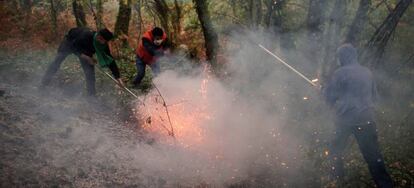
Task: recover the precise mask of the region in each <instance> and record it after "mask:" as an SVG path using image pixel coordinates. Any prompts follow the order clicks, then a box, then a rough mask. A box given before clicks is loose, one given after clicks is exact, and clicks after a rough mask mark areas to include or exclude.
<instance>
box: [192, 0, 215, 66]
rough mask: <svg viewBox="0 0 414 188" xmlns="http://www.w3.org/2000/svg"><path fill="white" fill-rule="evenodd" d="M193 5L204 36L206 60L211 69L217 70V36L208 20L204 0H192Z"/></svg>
mask: <svg viewBox="0 0 414 188" xmlns="http://www.w3.org/2000/svg"><path fill="white" fill-rule="evenodd" d="M193 3H194V5H195V9H196V12H197V15H198V19H199V21H200V24H201V29H202V30H203V34H204V41H205V48H206V55H207V60H208V61H209V62H210V64H211V65H212V67H213V69H215V70H217V68H218V66H217V52H218V48H219V43H218V36H217V33H216V31H215V30H214V28H213V25H212V23H211V20H210V14H209V12H208V6H207V2H206V0H193Z"/></svg>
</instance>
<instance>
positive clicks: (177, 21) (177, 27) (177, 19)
mask: <svg viewBox="0 0 414 188" xmlns="http://www.w3.org/2000/svg"><path fill="white" fill-rule="evenodd" d="M174 9H175V14H174V19H172V20H171V23H172V26H173V28H174V35H175V36H174V38H177V37H178V35H179V34H180V32H181V17H182V13H181V5H180V3H179V2H178V0H174Z"/></svg>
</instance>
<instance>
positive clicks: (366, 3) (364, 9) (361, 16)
mask: <svg viewBox="0 0 414 188" xmlns="http://www.w3.org/2000/svg"><path fill="white" fill-rule="evenodd" d="M370 6H371V0H360V2H359V7H358V10H357V13H356V15H355V18H354V20H353V21H352V24H351V27H350V28H349V31H348V34H347V36H346V39H345V41H346V42H347V43H351V44H353V45H354V46H359V45H358V43H359V40H360V35H361V33H362V31H363V30H364V26H365V25H366V22H367V19H368V10H369V8H370Z"/></svg>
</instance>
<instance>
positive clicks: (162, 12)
mask: <svg viewBox="0 0 414 188" xmlns="http://www.w3.org/2000/svg"><path fill="white" fill-rule="evenodd" d="M154 3H155V11H156V12H157V16H158V19H159V20H160V23H161V26H162V28H163V29H164V31H165V32H166V33H167V35H168V37H170V38H171V37H172V36H171V33H170V29H169V27H168V21H169V17H168V15H169V9H168V5H167V3H166V2H165V0H154Z"/></svg>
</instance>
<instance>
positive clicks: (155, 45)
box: [133, 27, 167, 87]
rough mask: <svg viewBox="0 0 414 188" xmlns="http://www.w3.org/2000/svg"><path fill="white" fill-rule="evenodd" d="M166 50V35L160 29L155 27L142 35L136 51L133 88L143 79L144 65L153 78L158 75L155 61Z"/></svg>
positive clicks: (158, 71) (158, 68)
mask: <svg viewBox="0 0 414 188" xmlns="http://www.w3.org/2000/svg"><path fill="white" fill-rule="evenodd" d="M166 49H167V34H166V33H165V32H164V31H163V30H162V29H161V28H159V27H155V28H153V29H151V30H149V31H147V32H145V33H144V35H143V36H142V40H141V41H139V44H138V48H137V50H136V54H137V59H136V66H137V76H136V77H135V79H134V81H133V84H134V86H135V87H137V86H139V84H140V83H141V81H142V79H143V78H144V76H145V67H146V65H149V66H150V67H151V70H152V73H153V75H154V76H156V75H158V74H159V73H160V65H159V64H158V63H157V59H158V58H160V57H161V56H163V55H164V52H165V50H166Z"/></svg>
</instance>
